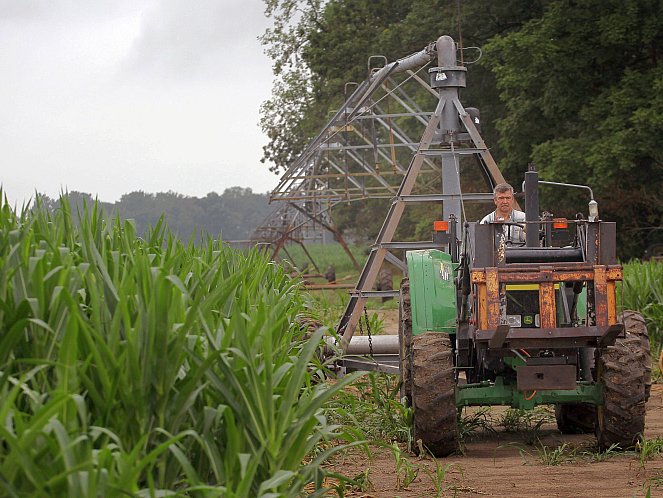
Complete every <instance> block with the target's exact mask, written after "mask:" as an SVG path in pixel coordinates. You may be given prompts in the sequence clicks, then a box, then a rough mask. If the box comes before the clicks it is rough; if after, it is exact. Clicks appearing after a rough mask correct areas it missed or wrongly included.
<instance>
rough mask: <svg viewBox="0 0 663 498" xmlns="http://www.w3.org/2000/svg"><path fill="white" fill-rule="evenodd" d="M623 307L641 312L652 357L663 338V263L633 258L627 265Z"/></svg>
mask: <svg viewBox="0 0 663 498" xmlns="http://www.w3.org/2000/svg"><path fill="white" fill-rule="evenodd" d="M622 289H623V292H622V295H623V307H624V309H628V310H634V311H638V312H640V313H642V316H643V317H644V319H645V322H646V323H647V332H648V333H649V341H650V345H651V350H652V356H653V357H656V353H657V352H658V351H660V350H661V341H662V340H663V263H660V262H639V261H631V262H630V263H627V264H625V265H624V282H623V284H622Z"/></svg>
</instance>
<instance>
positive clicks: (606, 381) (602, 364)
mask: <svg viewBox="0 0 663 498" xmlns="http://www.w3.org/2000/svg"><path fill="white" fill-rule="evenodd" d="M624 315H625V316H624V320H625V321H629V322H630V321H631V318H629V317H628V316H626V313H625V314H624ZM634 321H637V320H634ZM625 325H626V324H625ZM633 328H634V327H632V326H631V323H629V325H628V326H627V327H626V337H624V338H621V337H620V338H618V339H617V340H616V341H615V344H614V345H613V346H610V347H607V348H604V349H601V350H599V351H598V354H599V357H598V360H597V362H598V363H597V378H598V382H600V383H601V384H603V406H599V407H597V409H596V422H595V432H596V438H597V440H598V444H599V448H600V449H601V450H606V449H608V448H610V446H612V445H613V444H617V445H619V447H620V448H621V449H622V450H627V449H630V448H633V447H634V446H635V444H636V443H637V441H638V439H639V438H640V437H641V436H642V435H643V434H644V430H645V397H646V394H645V384H646V379H647V364H649V368H650V369H651V357H650V353H649V345H648V343H647V344H645V343H644V341H643V340H642V337H641V334H639V333H638V331H637V330H635V331H634V330H633ZM636 328H637V327H636ZM648 362H649V363H648ZM649 375H650V376H651V373H650V374H649Z"/></svg>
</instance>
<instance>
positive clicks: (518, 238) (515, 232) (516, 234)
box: [479, 209, 526, 242]
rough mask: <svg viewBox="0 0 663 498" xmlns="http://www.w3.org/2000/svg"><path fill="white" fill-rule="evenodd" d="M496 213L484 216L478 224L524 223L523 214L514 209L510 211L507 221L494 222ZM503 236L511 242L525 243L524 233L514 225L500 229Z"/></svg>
mask: <svg viewBox="0 0 663 498" xmlns="http://www.w3.org/2000/svg"><path fill="white" fill-rule="evenodd" d="M495 216H496V212H495V211H493V212H491V213H488V214H487V215H486V216H484V217H483V218H482V219H481V221H480V222H479V223H481V224H482V225H486V224H488V223H525V219H526V218H525V213H524V212H522V211H518V210H517V209H514V210H512V211H511V215H510V216H509V219H508V220H498V221H495ZM502 231H503V232H504V235H506V238H507V240H511V241H513V242H524V241H525V231H524V230H523V228H521V227H520V226H516V225H504V227H502Z"/></svg>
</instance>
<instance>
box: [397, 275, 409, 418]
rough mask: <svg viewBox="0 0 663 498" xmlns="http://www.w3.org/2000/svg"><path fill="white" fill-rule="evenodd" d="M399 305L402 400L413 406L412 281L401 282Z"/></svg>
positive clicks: (399, 363) (399, 359)
mask: <svg viewBox="0 0 663 498" xmlns="http://www.w3.org/2000/svg"><path fill="white" fill-rule="evenodd" d="M400 291H401V292H400V300H399V303H398V345H399V346H398V366H399V368H400V372H401V400H402V402H403V404H404V405H405V406H412V374H411V362H410V350H411V349H412V347H411V345H412V307H411V304H410V281H409V280H408V279H407V278H404V279H403V280H402V282H401V288H400Z"/></svg>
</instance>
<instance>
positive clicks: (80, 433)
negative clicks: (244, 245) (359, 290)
mask: <svg viewBox="0 0 663 498" xmlns="http://www.w3.org/2000/svg"><path fill="white" fill-rule="evenodd" d="M0 195H1V193H0ZM303 302H304V300H303V297H302V295H301V293H300V291H299V287H298V285H297V284H296V283H293V281H292V280H291V279H290V278H289V277H288V276H287V275H286V274H285V273H284V272H283V271H282V270H281V269H280V268H279V267H278V266H276V265H273V264H271V263H269V262H268V261H266V260H265V259H263V257H262V256H261V255H259V254H258V253H255V252H248V253H245V254H242V253H239V252H236V251H232V250H230V249H229V248H227V247H225V246H224V245H223V244H221V243H220V242H217V241H213V240H211V239H208V240H207V241H206V242H205V244H203V245H201V246H194V245H193V243H191V242H190V243H188V244H187V243H183V242H182V241H180V240H178V239H177V238H176V237H174V236H173V234H172V233H171V232H170V231H169V230H168V228H167V227H166V225H165V222H164V220H163V219H162V220H160V222H159V223H158V224H157V225H156V226H155V227H153V228H152V229H151V230H150V231H149V232H148V233H147V235H146V236H145V237H143V238H141V237H138V236H137V234H136V232H135V229H134V225H133V223H132V222H131V221H129V220H121V219H119V218H117V217H116V218H114V219H108V217H107V216H105V214H104V213H102V212H101V211H100V210H99V209H98V206H97V205H96V204H94V205H92V206H89V207H88V206H85V207H84V208H83V209H82V210H81V211H80V212H77V213H76V214H74V213H72V212H71V209H70V207H69V204H68V203H67V202H66V200H64V199H62V200H61V201H60V207H59V208H58V209H57V210H56V211H55V212H49V211H48V210H47V209H46V208H45V207H44V206H41V205H40V204H39V203H37V205H36V206H35V207H34V208H33V209H32V210H30V211H28V210H25V209H24V210H22V211H21V212H20V213H16V212H14V211H13V210H12V209H11V208H10V207H9V206H8V205H7V203H6V202H5V203H4V204H3V205H2V207H1V208H0V421H1V423H0V433H1V437H2V440H3V443H4V444H3V445H0V489H2V490H3V494H4V495H7V496H25V495H30V496H105V497H106V496H155V495H165V494H177V495H181V496H224V497H238V498H239V497H260V496H265V497H267V496H297V495H299V494H300V493H301V492H302V490H303V488H304V486H305V485H306V484H307V483H314V488H315V489H319V490H320V491H319V492H322V490H321V489H320V488H321V483H322V477H323V475H322V471H321V463H322V462H324V461H325V459H327V458H328V457H329V456H330V455H331V454H333V453H334V452H335V451H338V450H339V448H342V447H343V446H342V445H335V446H328V447H324V448H323V449H322V450H320V449H319V444H320V443H321V442H322V441H324V440H326V439H331V438H335V439H340V440H344V439H345V440H350V439H351V435H350V434H349V433H347V432H342V431H340V430H339V429H338V428H337V427H336V426H334V425H332V424H331V423H330V422H328V421H327V418H326V416H325V411H324V407H325V405H326V403H327V402H328V400H329V399H330V398H331V397H332V396H334V394H335V393H336V392H338V391H339V390H341V389H343V387H344V386H345V385H346V384H347V383H349V382H352V381H353V380H354V379H355V377H353V376H348V377H347V378H346V379H344V380H343V381H341V382H338V383H335V384H333V385H330V386H328V385H327V384H324V383H322V382H320V380H321V376H322V374H321V372H320V370H319V368H316V367H315V366H313V364H312V362H311V361H312V359H313V358H314V355H315V352H316V350H317V348H318V347H319V344H320V341H321V336H322V331H321V330H318V331H316V332H314V333H313V334H312V335H310V340H304V333H303V331H302V330H301V327H300V326H299V325H298V322H297V320H296V317H297V314H298V313H299V312H300V311H301V310H302V306H303Z"/></svg>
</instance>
